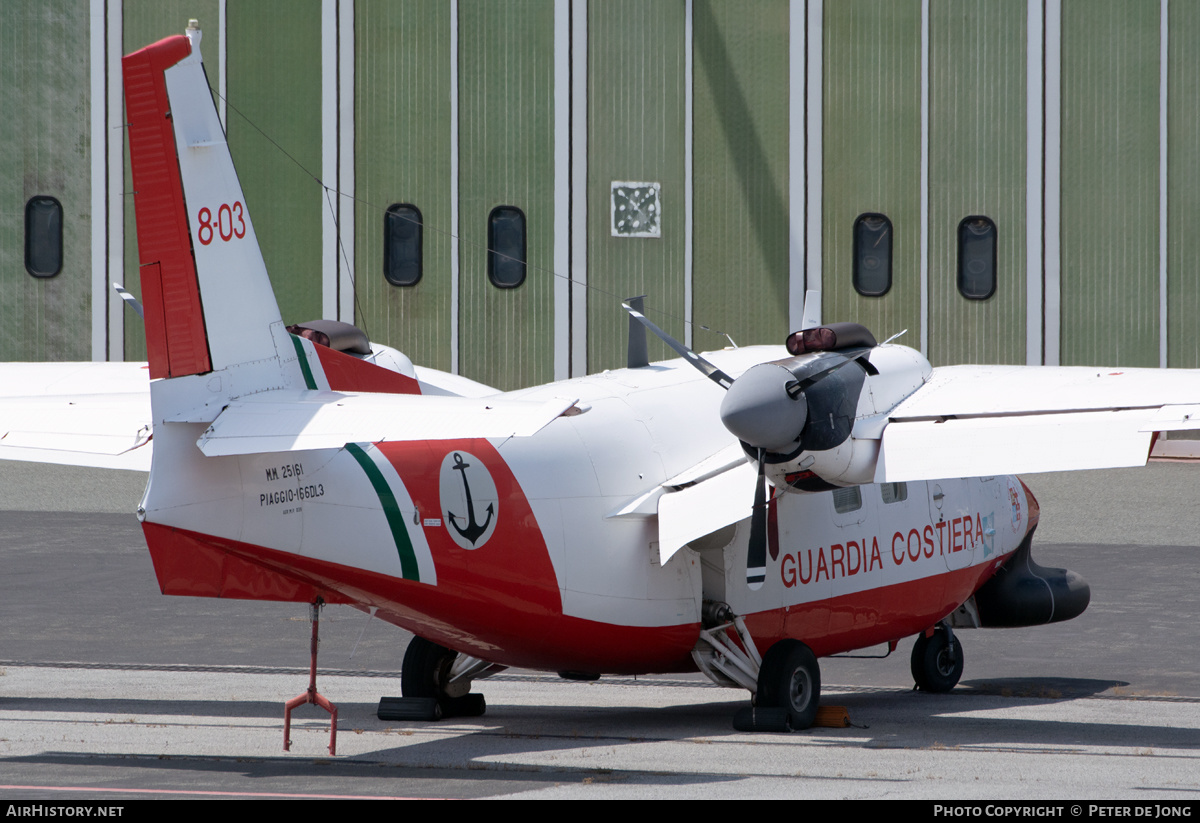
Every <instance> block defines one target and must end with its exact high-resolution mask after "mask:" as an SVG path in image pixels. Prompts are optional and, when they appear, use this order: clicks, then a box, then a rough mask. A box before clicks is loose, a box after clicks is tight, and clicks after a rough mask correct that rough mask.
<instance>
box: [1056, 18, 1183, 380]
mask: <svg viewBox="0 0 1200 823" xmlns="http://www.w3.org/2000/svg"><path fill="white" fill-rule="evenodd" d="M1062 28H1063V59H1062V63H1063V65H1062V232H1061V236H1062V360H1061V362H1062V363H1063V365H1084V364H1105V365H1121V366H1157V365H1158V339H1159V327H1158V317H1159V315H1158V294H1159V283H1158V213H1159V206H1158V112H1159V107H1158V83H1159V5H1158V3H1128V2H1124V0H1066V2H1064V3H1063V27H1062Z"/></svg>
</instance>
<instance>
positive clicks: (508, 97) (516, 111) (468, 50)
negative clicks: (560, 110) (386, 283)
mask: <svg viewBox="0 0 1200 823" xmlns="http://www.w3.org/2000/svg"><path fill="white" fill-rule="evenodd" d="M458 15H459V18H458V32H459V47H458V54H459V83H458V85H459V98H458V99H459V211H458V213H459V237H460V245H459V248H460V252H459V254H460V258H459V259H460V286H459V297H460V304H459V318H460V325H459V329H460V331H459V342H460V361H461V362H460V371H461V373H462V374H464V375H465V376H467V377H470V378H472V379H475V380H480V381H482V382H484V383H487V384H489V385H493V386H497V387H499V388H502V389H515V388H520V387H522V386H529V385H535V384H538V383H545V382H548V381H550V380H552V379H553V378H554V280H553V278H554V271H553V263H554V257H553V255H554V248H553V246H554V208H555V203H554V5H553V3H552V2H551V0H514V2H506V3H495V2H488V0H459V4H458ZM502 205H504V206H516V207H517V208H519V209H521V210H522V211H523V212H524V213H525V220H526V229H527V258H526V259H527V269H526V280H525V283H524V284H523V285H521V286H520V287H518V288H515V289H498V288H496V287H495V286H493V285H492V284H491V283H490V282H489V281H488V277H487V236H488V233H487V223H488V215H489V214H490V213H491V211H492V209H493V208H495V207H496V206H502ZM563 205H564V207H565V204H563Z"/></svg>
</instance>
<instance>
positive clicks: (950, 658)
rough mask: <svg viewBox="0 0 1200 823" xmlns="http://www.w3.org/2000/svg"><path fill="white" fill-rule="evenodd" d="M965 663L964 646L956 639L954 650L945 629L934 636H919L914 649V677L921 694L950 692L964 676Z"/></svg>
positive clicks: (936, 632)
mask: <svg viewBox="0 0 1200 823" xmlns="http://www.w3.org/2000/svg"><path fill="white" fill-rule="evenodd" d="M963 663H964V658H963V648H962V643H960V642H959V641H958V639H957V638H955V640H954V644H953V648H951V644H950V634H949V633H948V632H947V631H946V630H945V629H938V630H937V631H935V632H934V633H933V636H932V637H926V636H925V635H923V634H922V635H918V636H917V642H916V643H915V644H914V645H913V650H912V676H913V681H914V682H915V683H916V684H917V688H918V689H920V690H921V691H923V692H933V693H935V694H942V693H943V692H948V691H950V690H951V689H953V688H954V687H955V686H957V685H958V681H959V678H961V677H962V673H963Z"/></svg>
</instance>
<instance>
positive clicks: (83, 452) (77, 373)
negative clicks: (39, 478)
mask: <svg viewBox="0 0 1200 823" xmlns="http://www.w3.org/2000/svg"><path fill="white" fill-rule="evenodd" d="M150 433H151V415H150V379H149V376H148V373H147V371H146V364H145V363H3V364H0V459H3V460H25V461H31V462H38V463H65V464H69V465H74V466H94V467H97V468H105V469H132V470H135V471H149V470H150V452H151V447H150Z"/></svg>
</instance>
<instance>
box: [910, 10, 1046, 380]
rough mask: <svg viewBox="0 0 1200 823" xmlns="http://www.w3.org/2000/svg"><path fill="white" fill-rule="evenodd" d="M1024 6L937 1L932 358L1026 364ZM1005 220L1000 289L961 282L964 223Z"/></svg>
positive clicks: (1000, 237)
mask: <svg viewBox="0 0 1200 823" xmlns="http://www.w3.org/2000/svg"><path fill="white" fill-rule="evenodd" d="M1025 11H1026V10H1025V6H1024V5H1023V4H1019V3H1012V2H1007V0H981V2H976V3H969V4H968V3H961V2H957V0H932V2H931V3H930V48H929V52H930V59H929V62H930V78H929V86H930V101H929V217H928V219H929V359H930V361H931V362H933V363H934V365H943V364H948V363H1024V362H1025V265H1026V264H1025V108H1026V101H1025V39H1026V29H1025ZM973 215H983V216H986V217H989V218H991V220H992V222H994V223H995V224H996V236H997V255H996V256H997V262H996V270H997V275H996V281H997V285H996V293H995V294H994V295H992V297H990V298H988V299H987V300H969V299H967V298H965V297H963V296H962V295H961V294H960V293H959V291H958V287H957V273H958V224H959V222H960V221H961V220H962V219H963V218H964V217H968V216H973Z"/></svg>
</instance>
